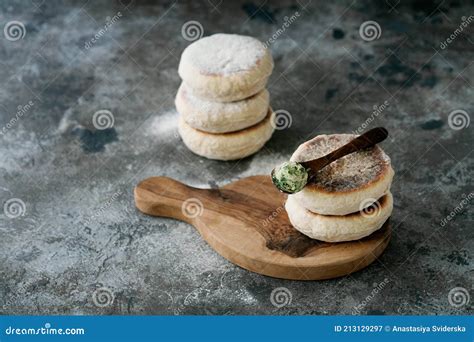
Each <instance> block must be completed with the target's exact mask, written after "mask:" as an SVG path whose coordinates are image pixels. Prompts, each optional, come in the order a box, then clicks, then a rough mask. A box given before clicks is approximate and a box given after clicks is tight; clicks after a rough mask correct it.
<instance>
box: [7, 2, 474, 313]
mask: <svg viewBox="0 0 474 342" xmlns="http://www.w3.org/2000/svg"><path fill="white" fill-rule="evenodd" d="M388 3H390V2H384V1H380V2H373V1H355V2H352V1H344V2H343V1H338V2H335V1H332V2H323V1H320V2H316V1H299V2H295V1H279V2H266V3H259V2H249V1H246V2H240V3H239V2H237V1H232V2H225V3H224V2H221V1H211V0H210V1H208V2H206V1H203V2H197V1H193V2H191V1H189V2H188V3H186V2H180V3H175V2H173V1H163V2H158V1H123V2H122V1H116V2H112V1H110V2H109V3H108V4H106V3H105V2H96V1H90V2H82V3H81V2H80V1H61V2H60V1H34V2H29V1H26V2H24V1H2V2H1V3H0V18H1V20H0V22H1V23H2V25H5V24H6V23H7V22H9V21H12V20H18V21H20V22H22V23H23V24H24V26H25V29H26V33H25V36H24V37H23V39H20V40H17V41H9V40H7V39H6V38H5V36H4V35H3V36H1V38H0V77H1V80H2V86H1V88H0V114H1V116H0V120H1V121H0V126H2V127H3V128H2V131H1V132H2V134H1V137H0V139H1V144H0V170H1V171H0V199H1V200H2V204H3V205H5V208H6V205H7V204H8V203H10V204H11V201H10V202H8V200H10V199H12V198H16V199H20V200H21V201H22V202H23V203H24V204H25V207H24V208H25V212H24V215H22V216H19V217H16V218H10V217H9V216H15V213H14V212H12V211H11V212H8V211H7V209H4V211H3V212H2V213H1V215H0V312H1V313H4V314H18V313H30V314H40V313H41V314H64V313H68V314H93V313H96V314H112V313H113V314H264V313H265V314H303V315H304V314H351V313H353V312H354V311H355V308H358V310H359V311H360V313H361V314H469V313H471V314H472V300H471V301H470V302H469V303H466V304H464V305H462V306H460V307H456V306H453V305H450V303H449V301H448V296H449V293H450V291H451V290H452V289H453V288H455V287H462V288H464V289H465V291H466V293H470V295H472V294H473V293H474V292H473V291H472V284H473V260H472V251H473V250H474V245H473V234H474V231H473V229H472V223H473V211H472V203H469V201H470V200H471V199H472V191H473V188H472V185H473V182H472V181H473V168H474V164H473V160H474V158H473V157H474V154H473V153H472V149H473V142H474V135H473V127H474V124H473V123H471V124H470V125H469V126H467V127H465V128H463V129H460V130H455V129H452V128H451V126H452V124H450V121H449V119H448V116H449V114H450V113H451V112H452V111H454V110H464V111H465V112H466V113H467V114H466V115H467V117H466V116H465V118H469V119H472V116H473V113H474V102H473V98H474V91H473V83H472V82H473V80H474V72H473V71H474V70H473V67H474V66H473V65H474V64H473V60H472V57H473V55H474V45H473V44H474V41H473V39H472V37H473V35H472V32H473V26H472V25H474V23H471V24H470V26H468V27H467V28H464V31H463V32H462V33H461V34H459V35H457V36H456V37H455V39H454V40H453V41H452V42H451V43H448V44H447V47H446V48H444V49H443V48H441V44H442V43H443V42H445V41H446V39H447V38H448V37H449V36H450V35H452V34H453V32H455V30H456V29H457V28H459V26H460V24H461V21H462V19H461V17H462V16H467V17H469V15H472V14H474V8H473V6H472V5H470V6H468V5H464V4H463V3H464V2H452V1H443V2H441V3H439V2H429V1H427V2H425V1H414V2H412V3H410V2H403V3H404V5H402V4H401V3H400V4H397V5H395V1H394V2H392V3H393V6H394V7H392V6H390V5H389V4H388ZM296 11H298V14H299V16H297V17H296V20H294V21H293V20H291V18H292V16H294V15H295V12H296ZM118 12H120V13H121V16H120V17H119V18H118V19H113V18H114V16H117V13H118ZM107 18H108V19H107ZM107 20H109V23H112V24H111V25H110V26H108V28H107V29H106V30H105V29H104V26H105V25H106V21H107ZM190 20H197V21H199V22H200V23H201V25H202V27H203V28H204V34H205V35H209V34H213V33H216V32H235V33H240V34H246V35H252V36H255V37H258V38H259V39H260V40H262V41H264V42H265V41H268V40H269V38H270V37H272V36H275V35H276V32H280V34H278V36H277V37H276V39H274V41H273V42H272V43H271V44H270V47H271V49H272V52H273V56H274V59H275V71H274V74H273V75H272V77H271V80H270V83H269V90H270V93H271V96H272V100H271V102H272V106H273V108H274V109H284V110H286V111H288V112H289V113H291V116H292V125H291V127H289V128H287V129H285V130H281V131H277V132H276V133H275V134H274V136H273V138H272V140H271V141H270V142H269V143H268V144H267V145H266V147H265V148H264V149H263V150H262V151H261V152H260V153H258V154H257V155H255V156H253V157H250V158H246V159H244V160H240V161H236V162H217V161H210V160H206V159H203V158H200V157H197V156H195V155H193V154H192V153H191V152H189V151H188V150H187V149H186V148H185V147H184V146H183V144H182V142H181V140H180V139H179V137H178V135H177V132H176V114H175V112H174V104H173V98H174V95H175V92H176V90H177V88H178V86H179V83H180V79H179V77H178V74H177V66H178V62H179V56H180V53H181V52H182V50H183V49H184V48H185V47H186V46H187V45H188V44H189V42H188V41H186V40H185V39H183V37H182V35H181V28H182V26H183V24H184V23H185V22H187V21H190ZM285 20H286V21H287V22H290V21H291V24H290V25H289V27H286V28H285V30H280V31H278V30H279V29H281V28H282V27H283V24H284V22H285ZM369 20H373V21H376V22H377V23H378V24H379V25H380V27H381V35H380V37H379V38H378V39H375V40H373V41H365V40H363V39H362V38H361V36H360V35H359V27H360V26H361V24H362V23H364V22H366V21H369ZM101 29H102V30H103V31H100V30H101ZM282 31H283V32H282ZM99 32H102V33H101V34H99V37H98V39H97V40H96V41H95V42H94V41H92V38H93V37H94V35H96V34H98V33H99ZM336 32H337V33H336ZM341 32H342V34H341ZM2 33H3V30H2ZM30 101H31V102H30ZM385 101H387V103H388V105H387V106H385V107H386V108H384V109H383V110H381V111H380V113H379V114H374V106H377V107H376V109H377V108H380V106H381V105H382V104H383V103H384V102H385ZM29 103H32V104H29ZM18 106H23V107H22V108H18ZM99 110H109V111H110V112H111V113H113V118H114V125H113V128H109V129H107V130H96V129H95V128H94V126H93V123H92V118H93V114H94V113H95V112H97V111H99ZM461 115H464V114H461ZM469 116H470V117H469ZM364 122H367V123H368V125H367V127H369V128H370V127H375V126H377V125H383V126H385V127H387V128H388V130H389V131H390V134H391V136H390V139H389V140H388V141H386V142H385V143H384V144H383V147H384V149H385V150H386V151H387V152H388V154H389V155H390V156H391V158H392V161H393V166H394V169H395V171H396V178H395V183H394V184H393V190H392V191H393V194H394V197H395V209H394V212H393V216H392V220H393V225H394V229H393V238H392V241H391V243H390V245H389V247H388V249H387V250H386V252H385V253H384V254H383V255H382V257H381V258H380V259H379V260H378V261H377V262H375V263H374V264H372V265H371V266H370V267H368V268H367V269H365V270H363V271H360V272H357V273H355V274H352V275H350V276H347V277H344V278H340V279H334V280H329V281H320V282H297V281H288V280H279V279H272V278H268V277H265V276H261V275H258V274H253V273H250V272H248V271H246V270H243V269H241V268H239V267H237V266H234V265H232V264H230V263H229V262H227V261H226V260H224V259H223V258H222V257H220V256H219V255H218V254H217V253H215V252H214V251H213V250H211V249H210V248H209V247H208V246H207V245H206V243H205V242H204V241H203V240H202V239H201V238H200V237H199V235H198V234H197V232H196V231H195V229H194V228H193V227H191V226H189V225H187V224H185V223H181V222H176V221H173V220H167V219H158V218H152V217H147V216H144V215H142V214H140V213H139V212H138V211H137V210H136V209H135V208H134V205H133V195H132V189H133V187H134V185H135V184H136V183H137V182H138V181H139V180H141V179H143V178H146V177H149V176H154V175H167V176H171V177H174V178H176V179H178V180H180V181H183V182H186V183H189V184H191V185H197V186H218V185H223V184H226V183H228V182H230V181H232V180H236V179H239V178H241V177H245V176H249V175H253V174H261V173H268V172H269V170H271V168H272V167H273V166H274V165H276V164H278V163H279V162H281V161H283V160H285V159H287V158H288V157H289V156H290V155H291V153H292V151H293V150H294V149H295V148H296V147H297V146H298V144H300V143H302V142H303V141H305V140H307V139H308V138H309V137H312V136H314V135H317V134H321V133H336V132H352V131H355V130H357V129H358V128H359V127H361V126H362V125H363V123H364ZM362 128H364V127H362ZM470 194H471V195H470ZM471 202H472V201H471ZM20 205H21V202H20ZM8 210H10V209H8ZM451 213H453V214H452V216H451ZM7 214H8V215H7ZM446 217H450V218H451V217H452V219H450V220H449V221H446V222H445V221H443V219H444V218H446ZM443 222H445V223H443ZM385 279H387V281H384V280H385ZM377 286H378V287H377ZM278 287H285V288H287V289H288V290H289V291H290V292H291V296H292V300H291V303H288V304H287V305H286V306H283V307H281V308H278V307H276V306H273V305H272V303H271V300H270V297H271V293H272V291H273V290H274V289H276V288H278ZM104 288H105V290H106V291H109V294H110V295H111V296H112V297H110V298H111V299H113V301H107V300H108V298H107V297H100V296H99V298H95V299H96V302H98V303H99V305H96V304H94V293H95V294H96V295H97V294H98V292H97V289H101V290H103V289H104ZM375 288H377V289H379V290H377V291H378V293H375V292H377V291H375V290H374V289H375ZM456 291H457V290H456ZM106 294H107V293H106ZM458 299H459V298H458ZM100 300H105V302H101V301H100ZM100 303H103V304H104V305H100Z"/></svg>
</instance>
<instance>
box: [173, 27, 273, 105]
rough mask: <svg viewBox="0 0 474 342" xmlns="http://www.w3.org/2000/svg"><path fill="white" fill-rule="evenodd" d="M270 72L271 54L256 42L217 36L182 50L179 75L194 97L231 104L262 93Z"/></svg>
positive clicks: (244, 37) (236, 37) (271, 66)
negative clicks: (191, 90)
mask: <svg viewBox="0 0 474 342" xmlns="http://www.w3.org/2000/svg"><path fill="white" fill-rule="evenodd" d="M272 70H273V59H272V56H271V54H270V51H269V50H268V49H267V48H266V47H265V46H264V45H263V44H262V43H261V42H259V41H258V40H257V39H255V38H252V37H248V36H240V35H236V34H223V33H219V34H214V35H212V36H209V37H205V38H201V39H199V40H198V41H196V42H194V43H192V44H191V45H189V46H188V47H187V48H186V49H184V51H183V54H182V55H181V60H180V62H179V69H178V72H179V75H180V76H181V78H182V79H183V81H184V82H185V83H186V84H187V85H188V86H190V87H191V88H192V89H193V92H194V93H195V94H196V95H197V96H200V97H202V98H206V99H209V100H211V101H219V102H230V101H237V100H241V99H244V98H247V97H249V96H252V95H254V94H256V93H258V92H259V91H261V90H262V89H264V88H265V85H266V83H267V80H268V77H269V76H270V74H271V73H272Z"/></svg>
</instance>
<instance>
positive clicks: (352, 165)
mask: <svg viewBox="0 0 474 342" xmlns="http://www.w3.org/2000/svg"><path fill="white" fill-rule="evenodd" d="M356 137H357V136H356V135H353V134H332V135H320V136H317V137H315V138H314V139H312V140H309V141H307V142H305V143H303V144H302V145H300V146H299V147H298V149H297V150H296V151H295V153H293V155H292V157H291V160H292V161H296V162H304V161H307V160H312V159H316V158H319V157H322V156H324V155H326V154H328V153H330V152H332V151H334V150H336V149H338V148H339V147H341V146H342V145H344V144H346V143H348V142H349V141H350V140H352V139H354V138H356ZM393 175H394V171H393V169H392V167H391V164H390V158H389V157H388V156H387V155H386V154H385V152H384V151H383V150H382V149H381V148H380V147H379V146H378V145H377V146H375V147H373V148H370V149H366V150H362V151H358V152H355V153H352V154H349V155H347V156H345V157H342V158H340V159H338V160H336V161H335V162H333V163H331V164H329V165H328V166H326V167H324V168H323V169H321V170H320V171H319V172H318V173H317V174H316V176H315V177H314V179H313V180H312V181H311V182H309V183H308V184H307V185H306V187H304V188H303V190H301V191H300V192H297V193H295V194H293V195H289V196H288V199H287V202H286V204H285V209H286V211H287V213H288V217H289V219H290V221H291V224H292V225H293V226H294V227H295V228H296V229H297V230H299V231H300V232H302V233H303V234H305V235H307V236H309V237H311V238H313V239H318V240H322V241H327V242H341V241H350V240H357V239H361V238H363V237H365V236H368V235H370V234H372V233H373V232H374V231H376V230H378V229H380V228H381V227H382V226H383V225H384V223H385V221H387V220H388V218H389V217H390V215H391V213H392V209H393V198H392V194H391V193H390V186H391V184H392V179H393Z"/></svg>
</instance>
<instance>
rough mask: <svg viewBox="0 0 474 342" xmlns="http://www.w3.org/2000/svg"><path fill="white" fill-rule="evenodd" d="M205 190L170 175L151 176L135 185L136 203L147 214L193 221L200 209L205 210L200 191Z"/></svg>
mask: <svg viewBox="0 0 474 342" xmlns="http://www.w3.org/2000/svg"><path fill="white" fill-rule="evenodd" d="M205 191H206V190H203V189H196V188H192V187H189V186H187V185H185V184H183V183H180V182H178V181H175V180H174V179H171V178H168V177H150V178H147V179H145V180H143V181H141V182H140V183H139V184H138V185H137V186H136V187H135V189H134V196H135V205H136V207H137V208H138V210H140V211H141V212H143V213H145V214H147V215H151V216H163V217H171V218H174V219H178V220H181V221H185V222H188V223H193V222H194V219H195V218H196V217H199V216H200V215H199V211H201V212H202V210H203V204H202V200H201V196H200V194H199V193H200V192H205Z"/></svg>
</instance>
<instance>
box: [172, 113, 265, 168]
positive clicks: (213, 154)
mask: <svg viewBox="0 0 474 342" xmlns="http://www.w3.org/2000/svg"><path fill="white" fill-rule="evenodd" d="M272 120H274V114H273V112H272V111H271V109H268V114H267V116H266V117H265V119H263V120H262V121H260V122H259V123H258V124H256V125H254V126H251V127H248V128H245V129H243V130H240V131H237V132H231V133H218V134H215V133H207V132H204V131H200V130H197V129H194V128H192V127H191V126H189V125H188V124H187V123H186V121H184V119H183V117H182V116H180V119H179V124H178V131H179V134H180V135H181V138H182V139H183V142H184V144H185V145H186V146H187V147H188V148H189V149H190V150H191V151H192V152H194V153H196V154H198V155H200V156H203V157H206V158H209V159H217V160H235V159H240V158H244V157H247V156H249V155H251V154H254V153H255V152H257V151H258V150H260V149H261V148H262V147H263V145H264V144H265V143H266V142H267V141H268V140H269V139H270V138H271V136H272V134H273V125H272Z"/></svg>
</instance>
